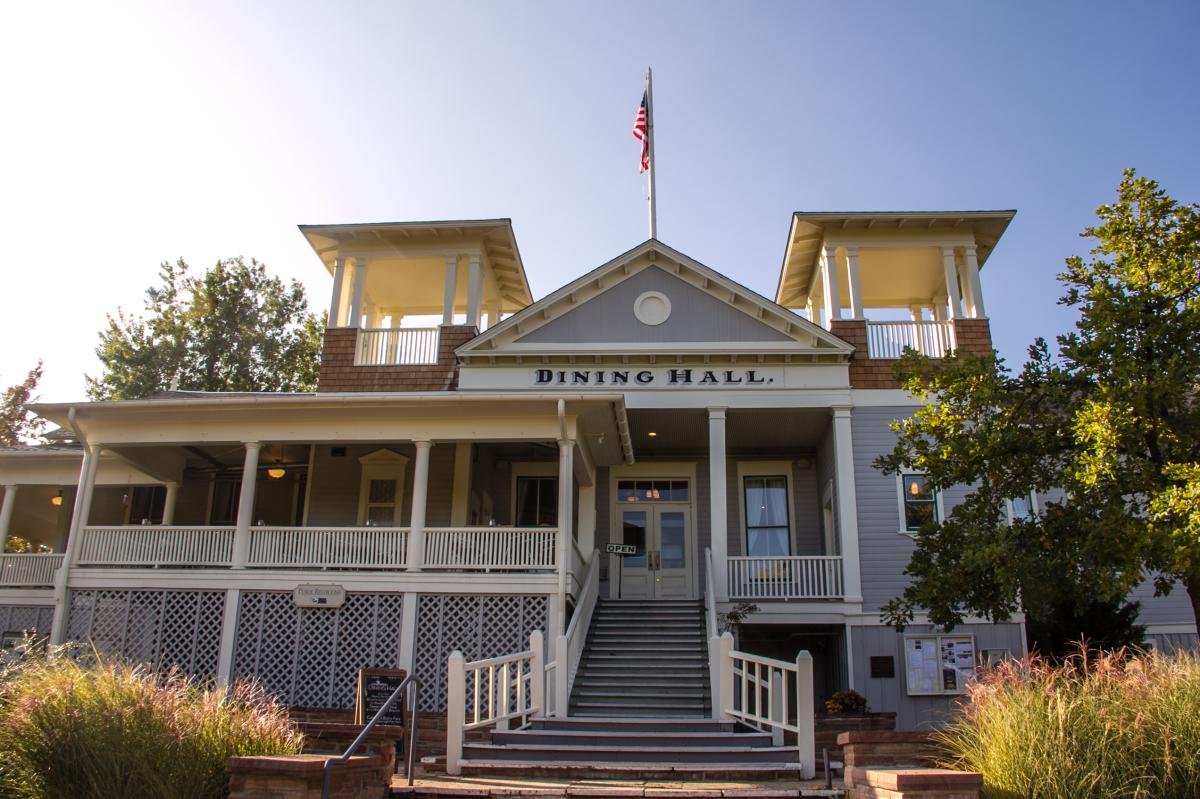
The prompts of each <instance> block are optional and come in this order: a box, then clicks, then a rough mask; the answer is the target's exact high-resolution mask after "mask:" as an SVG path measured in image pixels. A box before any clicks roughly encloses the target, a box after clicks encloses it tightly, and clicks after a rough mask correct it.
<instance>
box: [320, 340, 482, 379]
mask: <svg viewBox="0 0 1200 799" xmlns="http://www.w3.org/2000/svg"><path fill="white" fill-rule="evenodd" d="M477 335H479V331H478V330H477V329H476V328H475V327H474V326H473V325H443V326H442V327H441V328H440V332H439V334H438V362H437V363H436V364H422V365H414V366H355V365H354V348H355V344H356V342H357V340H358V330H357V329H356V328H353V327H334V328H329V329H327V330H326V331H325V343H324V346H323V347H322V349H321V374H320V376H319V377H318V379H317V391H318V392H325V391H453V390H454V389H456V388H458V359H457V358H456V357H455V355H454V351H455V350H456V349H458V348H459V347H461V346H462V345H463V344H466V343H467V342H468V341H470V340H471V339H473V338H475V336H477Z"/></svg>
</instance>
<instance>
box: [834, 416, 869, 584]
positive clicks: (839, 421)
mask: <svg viewBox="0 0 1200 799" xmlns="http://www.w3.org/2000/svg"><path fill="white" fill-rule="evenodd" d="M833 460H834V475H835V480H834V486H835V488H836V493H837V519H838V527H839V528H840V529H839V531H838V532H839V536H840V541H841V549H842V586H843V593H844V599H845V601H846V602H862V571H861V569H860V567H859V562H858V496H857V492H856V490H855V486H854V444H853V442H852V441H851V431H850V408H848V407H837V408H834V409H833Z"/></svg>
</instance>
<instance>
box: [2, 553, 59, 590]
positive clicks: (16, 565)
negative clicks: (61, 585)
mask: <svg viewBox="0 0 1200 799" xmlns="http://www.w3.org/2000/svg"><path fill="white" fill-rule="evenodd" d="M62 562H63V556H62V555H61V554H58V553H52V552H20V553H17V552H11V553H4V554H0V585H5V586H21V587H23V588H45V587H48V586H53V585H54V573H55V572H57V571H58V567H59V566H61V565H62Z"/></svg>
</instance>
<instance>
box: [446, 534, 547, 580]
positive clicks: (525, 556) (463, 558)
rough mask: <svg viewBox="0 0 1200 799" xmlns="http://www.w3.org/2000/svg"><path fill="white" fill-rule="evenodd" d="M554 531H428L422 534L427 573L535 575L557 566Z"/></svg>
mask: <svg viewBox="0 0 1200 799" xmlns="http://www.w3.org/2000/svg"><path fill="white" fill-rule="evenodd" d="M557 540H558V530H556V529H554V528H546V527H456V528H451V527H431V528H427V529H426V530H425V566H426V567H428V568H430V569H471V570H475V569H479V570H489V571H490V570H493V569H494V570H496V571H506V570H507V571H535V570H539V569H553V568H554V567H555V566H556V565H557V562H558V561H557V558H555V550H556V549H557Z"/></svg>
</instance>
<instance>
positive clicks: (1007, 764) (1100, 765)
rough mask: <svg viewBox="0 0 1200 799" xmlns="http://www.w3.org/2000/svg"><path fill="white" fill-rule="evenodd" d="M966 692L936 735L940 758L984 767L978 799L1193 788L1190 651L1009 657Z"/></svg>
mask: <svg viewBox="0 0 1200 799" xmlns="http://www.w3.org/2000/svg"><path fill="white" fill-rule="evenodd" d="M967 692H968V693H967V697H966V700H965V702H964V703H963V704H962V712H961V713H960V714H958V715H956V716H955V717H954V718H953V720H952V721H951V723H950V725H949V726H948V727H947V728H945V729H944V730H942V731H941V732H939V733H937V734H936V735H937V740H938V742H939V743H940V744H941V745H942V746H943V747H944V749H945V751H946V752H947V753H948V756H947V762H946V763H945V765H947V766H949V767H951V768H958V769H965V770H969V771H978V772H980V773H982V774H983V779H984V793H983V795H984V797H985V799H1060V797H1071V799H1118V798H1119V799H1194V797H1196V796H1197V795H1200V659H1198V658H1197V657H1196V656H1195V655H1186V654H1181V655H1176V656H1174V657H1166V656H1164V655H1161V654H1150V655H1146V656H1138V657H1132V658H1131V657H1127V656H1126V653H1122V652H1115V653H1107V654H1103V655H1100V656H1094V655H1091V656H1089V655H1088V654H1086V653H1082V654H1079V655H1077V656H1076V657H1074V658H1071V659H1069V660H1068V662H1066V663H1065V664H1063V665H1062V666H1057V667H1056V666H1052V665H1050V664H1049V663H1047V662H1045V661H1040V660H1033V661H1026V662H1024V663H1022V662H1016V661H1008V662H1005V663H1003V664H1001V665H999V666H996V667H995V668H992V669H987V670H984V671H983V672H982V673H981V674H980V676H979V678H978V679H977V680H976V681H975V682H973V683H972V684H970V685H969V686H968V688H967Z"/></svg>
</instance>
